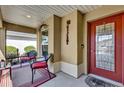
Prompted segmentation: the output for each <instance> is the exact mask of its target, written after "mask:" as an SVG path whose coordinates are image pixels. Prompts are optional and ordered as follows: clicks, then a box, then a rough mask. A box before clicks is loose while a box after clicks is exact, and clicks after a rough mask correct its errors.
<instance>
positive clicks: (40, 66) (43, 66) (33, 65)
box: [32, 61, 48, 69]
mask: <svg viewBox="0 0 124 93" xmlns="http://www.w3.org/2000/svg"><path fill="white" fill-rule="evenodd" d="M47 66H48V65H47V63H46V62H40V61H39V62H37V63H33V64H32V68H33V69H38V68H46V67H47Z"/></svg>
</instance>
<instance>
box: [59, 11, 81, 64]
mask: <svg viewBox="0 0 124 93" xmlns="http://www.w3.org/2000/svg"><path fill="white" fill-rule="evenodd" d="M67 20H70V21H71V24H70V25H69V44H68V45H66V34H67V28H66V26H67V24H66V21H67ZM82 21H83V15H82V13H80V12H79V11H77V10H75V11H74V12H72V13H70V14H68V15H66V16H64V17H63V18H62V32H61V60H62V61H64V62H67V63H70V64H75V65H77V64H81V63H82V53H83V52H82V48H81V44H82V36H83V33H82V31H83V28H82V27H83V24H82Z"/></svg>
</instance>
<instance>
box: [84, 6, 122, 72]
mask: <svg viewBox="0 0 124 93" xmlns="http://www.w3.org/2000/svg"><path fill="white" fill-rule="evenodd" d="M120 12H124V5H122V6H121V5H109V6H107V5H106V6H103V7H101V8H98V9H96V10H94V11H92V12H89V13H87V14H85V16H84V21H83V39H82V40H83V43H84V45H85V47H84V49H83V62H84V66H83V71H84V73H85V74H87V22H88V21H93V20H96V19H99V18H103V17H106V16H110V15H113V14H116V13H120Z"/></svg>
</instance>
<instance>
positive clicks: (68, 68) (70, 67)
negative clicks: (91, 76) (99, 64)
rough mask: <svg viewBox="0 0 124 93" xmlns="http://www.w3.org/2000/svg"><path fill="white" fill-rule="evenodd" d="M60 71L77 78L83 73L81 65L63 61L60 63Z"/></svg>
mask: <svg viewBox="0 0 124 93" xmlns="http://www.w3.org/2000/svg"><path fill="white" fill-rule="evenodd" d="M60 71H62V72H64V73H67V74H69V75H71V76H73V77H75V78H78V77H79V76H80V75H81V74H82V73H83V64H80V65H75V64H70V63H67V62H64V61H61V62H60Z"/></svg>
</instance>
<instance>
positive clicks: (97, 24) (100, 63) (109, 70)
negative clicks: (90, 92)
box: [90, 15, 122, 82]
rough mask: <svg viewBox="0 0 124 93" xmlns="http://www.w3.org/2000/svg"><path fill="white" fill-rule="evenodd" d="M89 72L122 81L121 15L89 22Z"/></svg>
mask: <svg viewBox="0 0 124 93" xmlns="http://www.w3.org/2000/svg"><path fill="white" fill-rule="evenodd" d="M90 26H91V29H90V31H91V32H90V73H93V74H96V75H99V76H103V77H106V78H109V79H112V80H116V81H118V82H122V57H121V56H122V48H121V46H122V16H121V15H115V16H111V17H107V18H103V19H100V20H97V21H94V22H91V24H90Z"/></svg>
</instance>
